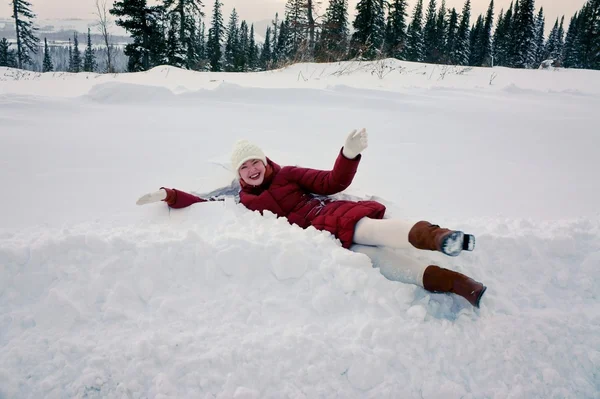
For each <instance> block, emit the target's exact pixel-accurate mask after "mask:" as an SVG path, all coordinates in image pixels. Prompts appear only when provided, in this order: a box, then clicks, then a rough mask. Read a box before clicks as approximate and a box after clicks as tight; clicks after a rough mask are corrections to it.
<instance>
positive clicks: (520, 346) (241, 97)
mask: <svg viewBox="0 0 600 399" xmlns="http://www.w3.org/2000/svg"><path fill="white" fill-rule="evenodd" d="M599 109H600V72H593V71H570V70H553V71H540V70H533V71H518V70H510V69H505V68H494V69H493V70H492V69H477V68H475V69H470V68H454V67H451V68H444V67H440V66H432V65H424V64H412V63H406V62H392V61H385V62H378V63H363V64H361V63H344V64H327V65H316V64H303V65H296V66H293V67H290V68H287V69H284V70H280V71H272V72H264V73H256V74H224V73H195V72H188V71H182V70H178V69H175V68H170V67H159V68H155V69H153V70H151V71H149V72H146V73H139V74H121V75H103V76H101V75H95V74H83V73H82V74H77V75H72V74H67V73H50V74H37V73H31V72H23V71H17V70H12V69H6V68H0V166H1V167H0V186H1V187H2V193H3V194H2V195H1V196H0V399H12V398H207V399H208V398H219V399H222V398H223V399H225V398H238V399H242V398H243V399H247V398H252V399H256V398H307V399H309V398H310V399H312V398H424V399H433V398H457V399H458V398H465V399H467V398H468V399H475V398H494V399H496V398H498V399H500V398H544V399H546V398H555V399H559V398H577V399H580V398H598V397H600V304H599V299H600V288H599V285H598V281H600V183H599V182H600V179H599V178H598V171H600V158H599V157H598V148H599V146H600V135H599V130H598V122H597V118H598V110H599ZM360 127H366V128H367V129H368V131H369V144H370V145H369V148H368V149H367V150H366V151H365V153H364V157H363V160H362V161H361V165H360V167H359V171H358V174H357V177H356V179H355V181H354V183H353V185H352V186H351V188H350V189H349V190H348V191H347V193H346V194H348V195H351V196H353V197H359V198H376V199H380V200H381V201H384V202H385V203H386V205H387V206H388V210H389V215H390V216H391V217H406V218H410V219H413V220H420V219H425V220H429V221H431V222H434V223H437V224H441V225H443V226H447V227H451V228H460V229H463V230H465V231H467V232H470V233H473V234H475V235H476V236H477V238H478V241H477V248H476V250H475V251H474V252H472V253H466V254H463V255H461V256H460V257H458V258H448V257H444V256H443V255H441V254H438V253H429V252H426V253H425V252H422V251H421V252H420V251H416V250H415V251H410V253H409V254H408V255H411V256H417V257H419V258H421V259H422V260H423V262H429V263H428V264H430V263H435V264H438V265H440V266H442V267H448V268H452V269H454V270H458V271H461V272H463V273H465V274H467V275H469V276H471V277H473V278H475V279H476V280H478V281H481V282H483V283H484V284H485V285H486V286H487V287H488V290H487V292H486V294H485V296H484V297H483V300H482V306H481V309H473V308H472V307H471V306H470V305H469V304H468V303H467V302H466V300H464V299H462V298H460V297H456V296H450V295H444V294H430V293H428V292H426V291H425V290H423V289H421V288H419V287H416V286H413V285H408V284H403V283H401V282H395V281H389V280H387V279H386V278H385V277H383V276H382V274H381V273H380V272H379V269H378V268H374V267H373V265H372V263H371V261H370V260H369V259H368V258H367V257H366V256H365V255H362V254H358V253H354V252H352V251H347V250H345V249H343V248H342V247H341V246H340V244H339V242H338V241H337V240H335V239H333V238H332V237H331V236H330V235H329V234H328V233H323V232H318V231H316V230H314V229H308V230H301V229H299V228H297V227H296V226H290V225H289V224H287V222H286V221H285V220H281V219H279V220H278V219H276V218H275V217H273V216H272V215H271V216H269V215H267V216H266V217H262V216H260V215H259V214H257V213H252V212H250V211H248V210H246V209H245V208H244V207H243V206H241V205H238V204H236V203H235V200H234V199H232V198H228V199H227V200H226V201H224V202H218V203H207V204H196V205H194V206H192V207H190V208H187V209H183V210H171V211H169V209H168V207H167V206H166V205H164V204H162V203H161V204H152V205H148V206H144V207H139V206H136V205H135V201H136V200H137V198H138V197H139V196H141V195H142V194H145V193H147V192H149V191H154V190H156V189H158V188H159V187H161V186H167V187H174V188H179V189H182V190H186V191H190V192H195V193H208V192H210V191H212V190H215V189H217V188H219V187H223V186H227V185H228V184H230V183H231V181H232V177H233V175H232V173H231V171H230V170H229V166H228V160H229V151H230V149H231V147H232V145H233V143H234V141H235V140H236V139H238V138H247V139H250V140H251V141H254V142H256V143H257V144H259V145H260V146H261V147H262V148H263V149H264V150H265V152H266V153H267V155H268V156H269V157H270V158H272V159H273V160H274V161H275V162H277V163H280V164H283V165H287V164H299V165H302V166H306V167H314V168H321V169H329V168H331V166H332V165H333V162H334V160H335V157H336V156H337V153H338V151H339V149H340V148H341V146H342V145H343V143H344V139H345V137H346V135H347V133H348V132H349V131H350V130H351V129H354V128H360Z"/></svg>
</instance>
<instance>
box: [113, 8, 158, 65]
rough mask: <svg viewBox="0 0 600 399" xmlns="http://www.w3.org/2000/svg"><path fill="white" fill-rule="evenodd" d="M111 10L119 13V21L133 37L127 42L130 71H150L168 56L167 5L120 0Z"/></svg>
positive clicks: (116, 13) (126, 53)
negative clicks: (166, 54) (131, 40)
mask: <svg viewBox="0 0 600 399" xmlns="http://www.w3.org/2000/svg"><path fill="white" fill-rule="evenodd" d="M110 13H111V14H112V15H114V16H116V17H118V18H117V20H116V21H115V24H116V25H117V26H120V27H122V28H123V29H125V30H126V31H127V32H128V33H129V34H130V35H131V38H132V39H133V43H129V44H127V45H126V46H125V55H126V56H128V57H129V60H128V65H127V69H128V70H129V71H130V72H138V71H146V70H148V69H150V68H152V67H153V66H156V65H157V64H158V63H161V61H162V60H164V51H165V48H166V45H165V40H164V37H165V36H164V23H163V21H164V20H165V17H164V13H165V9H164V7H162V6H152V7H150V6H148V4H147V2H146V0H120V1H116V2H115V3H114V4H113V8H112V9H111V10H110Z"/></svg>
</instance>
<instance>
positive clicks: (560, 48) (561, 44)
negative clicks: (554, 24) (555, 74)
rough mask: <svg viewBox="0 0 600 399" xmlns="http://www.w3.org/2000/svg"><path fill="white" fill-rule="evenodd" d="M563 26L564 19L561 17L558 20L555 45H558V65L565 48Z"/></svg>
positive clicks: (560, 62)
mask: <svg viewBox="0 0 600 399" xmlns="http://www.w3.org/2000/svg"><path fill="white" fill-rule="evenodd" d="M564 24H565V17H564V15H563V17H562V18H561V19H560V25H559V27H558V33H557V45H558V51H557V57H556V58H557V60H558V62H559V64H562V54H563V48H564V46H565V28H564Z"/></svg>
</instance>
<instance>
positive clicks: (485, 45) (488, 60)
mask: <svg viewBox="0 0 600 399" xmlns="http://www.w3.org/2000/svg"><path fill="white" fill-rule="evenodd" d="M493 27H494V0H491V2H490V5H489V7H488V10H487V14H486V16H485V24H484V26H483V29H482V31H481V37H480V39H479V43H480V47H479V48H480V54H479V59H480V61H481V64H480V65H482V66H492V28H493Z"/></svg>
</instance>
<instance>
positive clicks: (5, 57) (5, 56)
mask: <svg viewBox="0 0 600 399" xmlns="http://www.w3.org/2000/svg"><path fill="white" fill-rule="evenodd" d="M0 67H9V68H17V67H18V65H17V55H16V53H15V51H14V50H12V49H11V48H10V42H9V41H8V40H6V38H5V37H3V38H2V40H0Z"/></svg>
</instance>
